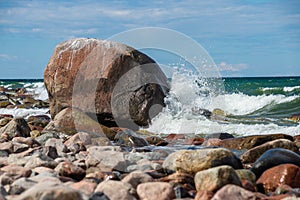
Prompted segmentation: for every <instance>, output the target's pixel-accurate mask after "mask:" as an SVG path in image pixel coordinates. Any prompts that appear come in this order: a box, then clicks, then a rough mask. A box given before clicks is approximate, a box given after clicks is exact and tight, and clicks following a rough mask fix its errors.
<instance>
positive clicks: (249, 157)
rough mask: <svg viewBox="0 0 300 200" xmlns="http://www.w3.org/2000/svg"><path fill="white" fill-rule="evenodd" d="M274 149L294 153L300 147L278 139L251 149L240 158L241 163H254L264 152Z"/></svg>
mask: <svg viewBox="0 0 300 200" xmlns="http://www.w3.org/2000/svg"><path fill="white" fill-rule="evenodd" d="M274 148H284V149H289V150H291V151H293V152H298V147H297V146H296V144H295V143H294V142H292V141H290V140H287V139H278V140H273V141H270V142H266V143H264V144H262V145H259V146H256V147H254V148H252V149H249V150H248V151H246V152H245V153H243V154H242V155H241V156H240V159H241V161H242V162H243V163H244V164H245V163H253V162H255V161H256V160H257V159H258V158H259V157H260V156H261V155H262V154H263V153H264V152H266V151H267V150H269V149H274Z"/></svg>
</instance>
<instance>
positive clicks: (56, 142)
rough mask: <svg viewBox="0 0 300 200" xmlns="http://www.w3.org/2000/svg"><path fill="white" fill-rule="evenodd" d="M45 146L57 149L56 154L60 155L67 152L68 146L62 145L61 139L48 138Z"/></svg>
mask: <svg viewBox="0 0 300 200" xmlns="http://www.w3.org/2000/svg"><path fill="white" fill-rule="evenodd" d="M45 147H54V148H55V149H56V150H57V154H58V155H60V156H63V155H64V154H65V153H68V148H67V147H66V145H64V143H63V140H62V139H56V138H50V139H48V140H47V141H46V143H45Z"/></svg>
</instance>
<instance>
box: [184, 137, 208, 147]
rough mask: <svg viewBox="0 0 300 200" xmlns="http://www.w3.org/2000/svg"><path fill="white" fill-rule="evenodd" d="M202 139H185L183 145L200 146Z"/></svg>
mask: <svg viewBox="0 0 300 200" xmlns="http://www.w3.org/2000/svg"><path fill="white" fill-rule="evenodd" d="M204 140H205V139H204V138H187V139H185V140H184V142H183V144H185V145H201V144H203V142H204Z"/></svg>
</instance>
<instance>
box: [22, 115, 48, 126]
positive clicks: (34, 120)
mask: <svg viewBox="0 0 300 200" xmlns="http://www.w3.org/2000/svg"><path fill="white" fill-rule="evenodd" d="M50 120H51V119H50V117H48V116H47V115H36V116H30V117H28V119H27V123H28V125H30V126H40V127H42V128H44V127H45V126H47V124H49V122H50Z"/></svg>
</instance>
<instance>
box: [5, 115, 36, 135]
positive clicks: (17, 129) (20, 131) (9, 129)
mask: <svg viewBox="0 0 300 200" xmlns="http://www.w3.org/2000/svg"><path fill="white" fill-rule="evenodd" d="M1 133H7V134H8V135H9V137H10V138H13V137H30V128H29V126H28V124H27V122H26V121H25V119H23V118H15V119H12V120H11V121H10V122H9V123H8V124H6V125H5V126H4V127H2V128H0V134H1Z"/></svg>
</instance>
